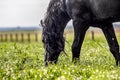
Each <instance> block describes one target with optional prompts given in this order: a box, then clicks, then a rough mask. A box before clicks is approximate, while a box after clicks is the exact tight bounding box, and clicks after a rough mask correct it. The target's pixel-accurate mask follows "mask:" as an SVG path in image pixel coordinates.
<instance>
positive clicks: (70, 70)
mask: <svg viewBox="0 0 120 80" xmlns="http://www.w3.org/2000/svg"><path fill="white" fill-rule="evenodd" d="M65 37H66V46H65V51H66V53H67V54H68V56H66V55H65V54H64V53H61V55H60V57H59V61H58V64H57V65H49V66H48V67H45V65H44V49H43V44H42V42H41V41H40V42H31V43H29V42H24V43H22V42H0V80H120V67H117V66H116V65H115V60H114V58H113V56H112V54H111V53H110V51H109V47H108V45H107V42H106V40H105V37H104V36H103V34H95V40H94V41H93V40H92V39H91V35H89V34H88V35H87V36H86V38H85V40H84V43H83V47H82V51H81V56H80V62H78V63H76V64H74V63H72V62H71V58H72V56H71V44H72V41H73V34H71V33H68V34H66V35H65ZM117 39H118V41H119V44H120V34H117Z"/></svg>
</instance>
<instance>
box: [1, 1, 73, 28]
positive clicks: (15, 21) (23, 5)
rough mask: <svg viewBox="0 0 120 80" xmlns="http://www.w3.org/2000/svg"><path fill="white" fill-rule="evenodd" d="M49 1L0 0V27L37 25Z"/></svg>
mask: <svg viewBox="0 0 120 80" xmlns="http://www.w3.org/2000/svg"><path fill="white" fill-rule="evenodd" d="M49 2H50V0H0V27H17V26H24V27H27V26H39V24H40V20H41V19H43V18H44V14H45V12H46V9H47V7H48V4H49ZM69 24H70V25H71V22H70V23H68V25H69Z"/></svg>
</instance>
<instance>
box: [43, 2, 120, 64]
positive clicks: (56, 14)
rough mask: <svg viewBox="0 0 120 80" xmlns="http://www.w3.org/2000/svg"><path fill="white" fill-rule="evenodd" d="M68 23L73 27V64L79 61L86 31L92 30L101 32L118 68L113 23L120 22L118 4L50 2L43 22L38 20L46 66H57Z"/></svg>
mask: <svg viewBox="0 0 120 80" xmlns="http://www.w3.org/2000/svg"><path fill="white" fill-rule="evenodd" d="M71 19H72V21H73V26H74V42H73V45H72V59H73V61H74V60H79V56H80V51H81V46H82V43H83V40H84V36H85V33H86V31H87V29H88V28H89V26H95V27H99V28H101V29H102V31H103V32H104V35H105V37H106V39H107V42H108V44H109V47H110V51H111V53H112V54H113V56H114V58H115V60H116V65H118V64H119V61H120V52H119V45H118V42H117V39H116V36H115V32H114V29H113V25H112V23H113V22H117V21H120V0H50V3H49V7H48V9H47V12H46V15H45V18H44V20H41V24H42V26H43V32H42V38H43V40H42V41H43V43H44V48H45V64H46V65H47V64H48V63H51V62H52V63H53V62H54V63H56V62H57V59H58V57H59V54H60V52H61V51H64V46H65V40H64V37H63V34H64V29H65V27H66V24H67V23H68V21H70V20H71Z"/></svg>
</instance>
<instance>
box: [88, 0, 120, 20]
mask: <svg viewBox="0 0 120 80" xmlns="http://www.w3.org/2000/svg"><path fill="white" fill-rule="evenodd" d="M86 1H87V0H86ZM86 3H87V5H89V7H90V9H91V12H92V13H93V15H94V16H96V18H97V19H104V18H109V17H114V16H118V15H120V0H89V2H88V1H87V2H86Z"/></svg>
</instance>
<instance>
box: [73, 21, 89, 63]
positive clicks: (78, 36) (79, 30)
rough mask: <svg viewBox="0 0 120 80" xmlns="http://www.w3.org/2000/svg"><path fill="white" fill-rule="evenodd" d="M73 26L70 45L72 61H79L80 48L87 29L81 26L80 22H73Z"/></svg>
mask: <svg viewBox="0 0 120 80" xmlns="http://www.w3.org/2000/svg"><path fill="white" fill-rule="evenodd" d="M73 25H74V41H73V44H72V61H74V62H76V61H79V56H80V51H81V46H82V43H83V40H84V37H85V33H86V30H87V29H88V27H86V26H84V25H82V24H81V22H80V21H73Z"/></svg>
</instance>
